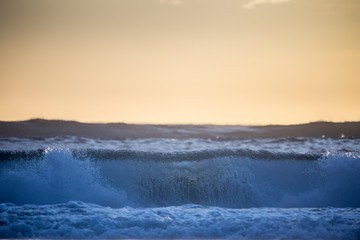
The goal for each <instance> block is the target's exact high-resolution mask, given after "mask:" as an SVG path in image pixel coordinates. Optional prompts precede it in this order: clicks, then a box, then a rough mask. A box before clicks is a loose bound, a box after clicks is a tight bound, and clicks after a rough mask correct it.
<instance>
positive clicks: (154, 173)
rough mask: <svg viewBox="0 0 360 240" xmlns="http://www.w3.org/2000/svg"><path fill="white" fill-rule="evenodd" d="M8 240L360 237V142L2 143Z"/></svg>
mask: <svg viewBox="0 0 360 240" xmlns="http://www.w3.org/2000/svg"><path fill="white" fill-rule="evenodd" d="M0 238H256V239H259V238H261V239H267V238H277V239H280V238H291V239H296V238H302V239H304V238H306V239H319V238H320V239H360V140H359V139H346V138H344V139H330V138H279V139H227V140H224V139H205V138H188V139H176V138H174V139H170V138H166V139H162V138H140V139H123V140H101V139H89V138H81V137H67V136H65V137H63V136H59V137H52V138H2V139H0Z"/></svg>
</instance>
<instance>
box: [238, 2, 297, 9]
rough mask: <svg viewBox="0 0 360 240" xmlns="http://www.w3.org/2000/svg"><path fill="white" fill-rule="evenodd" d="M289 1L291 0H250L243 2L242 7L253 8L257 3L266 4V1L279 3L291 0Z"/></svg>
mask: <svg viewBox="0 0 360 240" xmlns="http://www.w3.org/2000/svg"><path fill="white" fill-rule="evenodd" d="M289 1H290V0H250V1H249V2H247V3H245V4H243V5H242V7H243V8H246V9H253V8H254V7H255V6H256V5H259V4H266V3H270V4H278V3H284V2H289Z"/></svg>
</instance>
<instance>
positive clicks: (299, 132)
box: [0, 119, 360, 140]
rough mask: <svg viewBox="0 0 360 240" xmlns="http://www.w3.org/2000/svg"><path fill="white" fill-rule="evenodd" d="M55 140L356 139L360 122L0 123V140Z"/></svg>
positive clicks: (35, 120) (40, 120)
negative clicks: (82, 138)
mask: <svg viewBox="0 0 360 240" xmlns="http://www.w3.org/2000/svg"><path fill="white" fill-rule="evenodd" d="M55 136H78V137H85V138H99V139H139V138H178V139H186V138H209V139H218V140H221V139H244V138H298V137H312V138H322V137H326V138H327V137H330V138H360V122H344V123H331V122H314V123H308V124H299V125H284V126H281V125H269V126H238V125H233V126H222V125H151V124H124V123H107V124H100V123H80V122H74V121H61V120H43V119H33V120H29V121H22V122H0V138H9V137H55Z"/></svg>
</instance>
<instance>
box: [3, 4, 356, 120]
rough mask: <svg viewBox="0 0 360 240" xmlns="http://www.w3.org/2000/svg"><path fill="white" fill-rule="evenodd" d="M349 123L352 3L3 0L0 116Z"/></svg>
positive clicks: (351, 113)
mask: <svg viewBox="0 0 360 240" xmlns="http://www.w3.org/2000/svg"><path fill="white" fill-rule="evenodd" d="M30 118H46V119H64V120H76V121H82V122H126V123H160V124H168V123H184V124H188V123H190V124H200V123H209V124H246V125H248V124H250V125H266V124H298V123H306V122H312V121H335V122H342V121H359V120H360V1H359V0H33V1H28V0H2V1H0V120H2V121H15V120H26V119H30Z"/></svg>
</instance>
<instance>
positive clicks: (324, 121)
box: [0, 118, 360, 127]
mask: <svg viewBox="0 0 360 240" xmlns="http://www.w3.org/2000/svg"><path fill="white" fill-rule="evenodd" d="M29 121H62V122H76V123H82V124H125V125H184V126H185V125H212V126H248V127H265V126H296V125H307V124H314V123H334V124H339V123H360V120H358V121H347V120H346V121H328V120H316V121H309V122H299V123H289V124H279V123H267V124H242V123H209V122H207V123H206V122H205V123H191V122H189V123H184V122H179V123H176V122H170V123H166V122H121V121H119V122H114V121H109V122H104V121H79V120H70V119H58V118H53V119H50V118H28V119H25V120H1V119H0V122H7V123H15V122H29Z"/></svg>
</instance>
